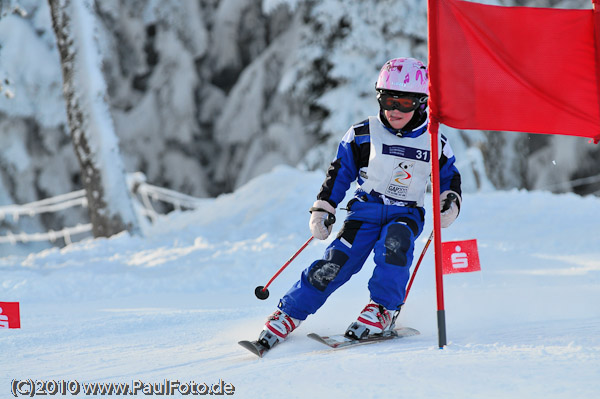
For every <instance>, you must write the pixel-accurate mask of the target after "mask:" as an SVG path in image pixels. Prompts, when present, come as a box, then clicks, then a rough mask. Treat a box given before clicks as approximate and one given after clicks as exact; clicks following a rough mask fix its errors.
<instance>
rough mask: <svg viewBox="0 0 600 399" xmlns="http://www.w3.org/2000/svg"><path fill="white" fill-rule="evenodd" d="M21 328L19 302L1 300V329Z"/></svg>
mask: <svg viewBox="0 0 600 399" xmlns="http://www.w3.org/2000/svg"><path fill="white" fill-rule="evenodd" d="M3 328H21V317H20V314H19V302H0V329H3Z"/></svg>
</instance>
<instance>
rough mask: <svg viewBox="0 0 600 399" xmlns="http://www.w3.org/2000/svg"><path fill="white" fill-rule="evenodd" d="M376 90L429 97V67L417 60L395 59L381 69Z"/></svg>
mask: <svg viewBox="0 0 600 399" xmlns="http://www.w3.org/2000/svg"><path fill="white" fill-rule="evenodd" d="M375 89H376V90H392V91H400V92H406V93H419V94H425V95H426V96H428V95H429V78H428V75H427V67H426V66H425V65H424V64H423V63H422V62H421V61H419V60H417V59H415V58H393V59H391V60H389V61H388V62H386V63H385V64H384V65H383V67H382V68H381V71H380V72H379V78H378V79H377V83H376V84H375Z"/></svg>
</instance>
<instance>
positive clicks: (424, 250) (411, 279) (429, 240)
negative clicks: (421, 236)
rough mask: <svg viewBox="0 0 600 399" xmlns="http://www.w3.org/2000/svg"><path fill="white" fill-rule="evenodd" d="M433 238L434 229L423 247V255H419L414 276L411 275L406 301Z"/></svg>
mask: <svg viewBox="0 0 600 399" xmlns="http://www.w3.org/2000/svg"><path fill="white" fill-rule="evenodd" d="M431 240H433V231H432V232H431V234H430V235H429V239H428V240H427V243H426V244H425V247H424V248H423V251H422V252H421V256H420V257H419V261H418V262H417V265H416V266H415V270H414V271H413V274H412V276H410V281H409V283H408V287H406V294H405V295H404V302H406V298H408V293H409V292H410V287H412V284H413V281H414V280H415V276H416V275H417V270H419V266H420V265H421V261H422V260H423V257H424V256H425V252H427V248H429V244H431Z"/></svg>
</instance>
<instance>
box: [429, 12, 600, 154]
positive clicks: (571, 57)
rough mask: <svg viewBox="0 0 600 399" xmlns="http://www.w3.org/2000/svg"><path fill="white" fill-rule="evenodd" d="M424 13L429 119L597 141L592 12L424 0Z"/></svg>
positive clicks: (599, 100)
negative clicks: (426, 11)
mask: <svg viewBox="0 0 600 399" xmlns="http://www.w3.org/2000/svg"><path fill="white" fill-rule="evenodd" d="M593 1H597V0H593ZM428 18H429V76H430V108H431V114H432V118H435V119H437V121H439V122H440V123H443V124H445V125H448V126H451V127H454V128H460V129H477V130H500V131H502V130H505V131H518V132H529V133H542V134H561V135H571V136H583V137H590V138H593V139H594V140H595V141H596V142H598V140H600V93H599V87H600V84H599V81H600V79H599V78H598V76H599V75H598V74H599V71H600V69H597V68H600V65H599V63H598V53H597V49H596V44H597V43H595V38H596V33H595V27H594V24H595V23H596V24H597V23H599V22H598V21H600V12H596V11H593V10H566V9H550V8H532V7H503V6H491V5H484V4H477V3H471V2H466V1H461V0H429V16H428ZM596 29H598V26H597V27H596ZM599 37H600V36H599Z"/></svg>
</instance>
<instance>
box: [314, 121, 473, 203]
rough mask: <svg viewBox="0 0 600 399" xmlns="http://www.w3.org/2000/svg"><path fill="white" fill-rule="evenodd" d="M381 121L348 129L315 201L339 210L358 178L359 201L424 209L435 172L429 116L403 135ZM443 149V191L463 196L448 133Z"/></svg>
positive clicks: (441, 140) (442, 142)
mask: <svg viewBox="0 0 600 399" xmlns="http://www.w3.org/2000/svg"><path fill="white" fill-rule="evenodd" d="M379 118H380V117H376V116H371V117H369V118H368V119H366V120H364V121H362V122H360V123H357V124H356V125H353V126H351V127H350V129H348V131H347V132H346V134H345V135H344V137H343V139H342V141H341V142H340V144H339V146H338V150H337V154H336V157H335V159H334V161H333V162H332V163H331V166H330V167H329V169H328V170H327V177H326V178H325V182H324V183H323V185H322V187H321V190H320V192H319V194H318V195H317V199H320V200H324V201H328V202H329V203H330V204H331V205H332V206H333V207H334V208H335V207H337V206H338V204H339V203H340V201H342V200H343V199H344V197H345V195H346V191H347V190H348V188H350V185H351V184H352V183H353V182H354V181H356V180H357V181H358V188H357V189H356V192H355V194H354V197H355V198H356V199H357V200H359V201H362V202H377V203H383V204H385V205H396V206H408V207H419V208H422V207H423V206H424V197H425V192H426V190H427V184H428V182H429V180H430V174H431V140H430V136H429V135H428V134H425V133H426V132H427V126H428V122H429V120H428V118H425V121H424V122H423V123H422V124H421V125H420V126H418V127H416V128H414V129H412V130H410V131H402V132H401V135H400V134H397V131H395V130H393V129H390V128H388V127H386V126H385V125H384V124H383V123H382V122H381V120H380V119H379ZM439 148H440V153H439V161H440V189H441V190H440V192H444V191H446V190H452V191H455V192H456V193H458V194H459V195H460V194H461V187H460V185H461V179H460V173H459V171H458V169H457V168H456V166H455V165H454V162H455V157H454V154H453V152H452V148H451V147H450V144H449V143H448V140H447V138H446V137H445V136H444V135H440V145H439Z"/></svg>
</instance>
